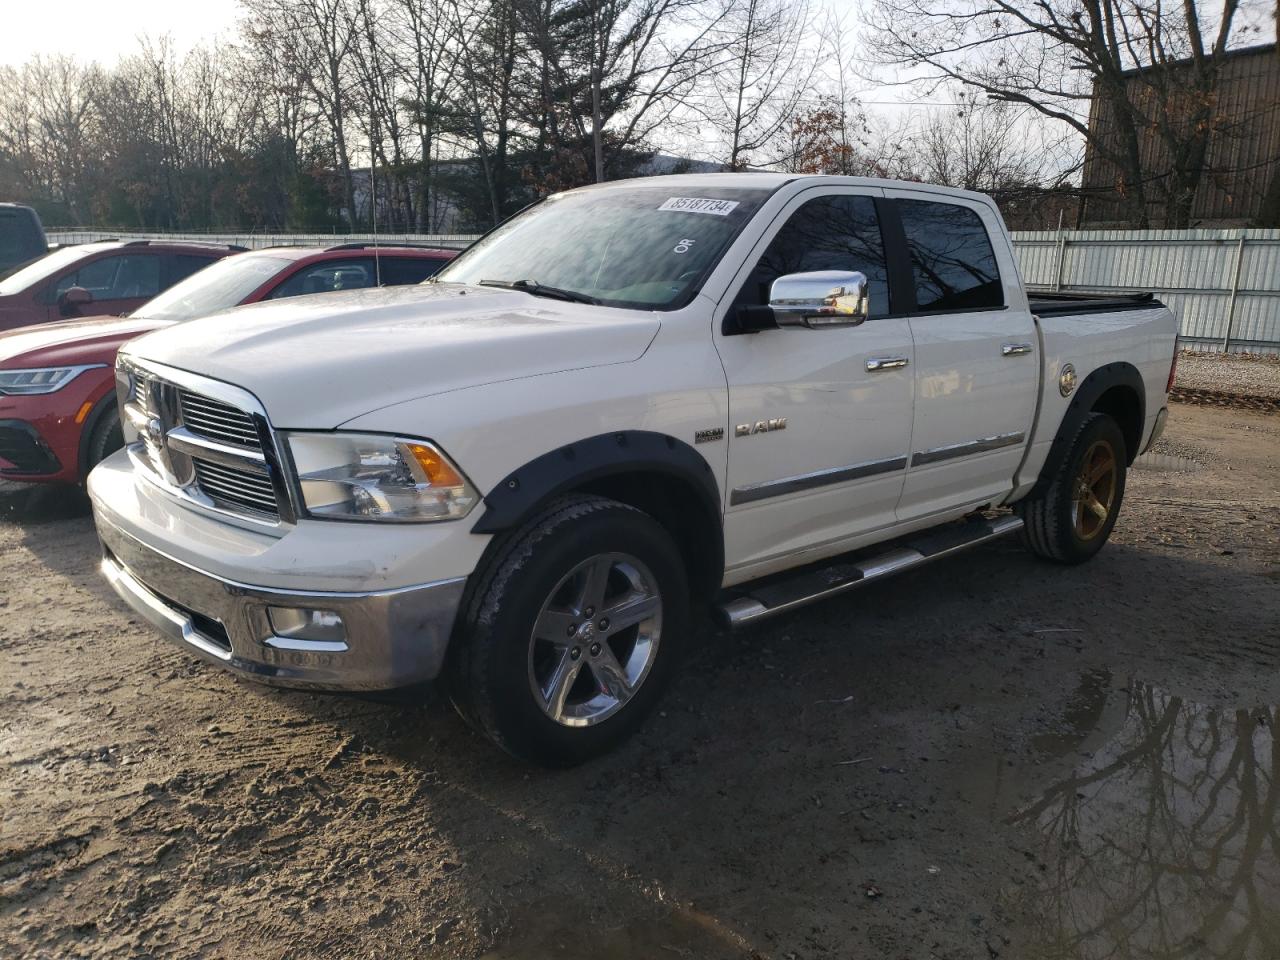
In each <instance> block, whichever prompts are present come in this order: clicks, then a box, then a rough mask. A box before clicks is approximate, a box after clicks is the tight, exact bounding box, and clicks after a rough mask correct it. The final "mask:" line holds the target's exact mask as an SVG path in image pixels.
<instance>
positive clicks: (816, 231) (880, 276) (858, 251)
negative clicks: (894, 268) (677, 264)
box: [733, 195, 889, 317]
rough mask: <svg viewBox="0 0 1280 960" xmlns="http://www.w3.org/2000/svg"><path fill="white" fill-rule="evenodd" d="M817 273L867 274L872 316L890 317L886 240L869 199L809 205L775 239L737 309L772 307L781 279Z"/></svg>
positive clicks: (844, 198)
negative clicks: (773, 292) (773, 289)
mask: <svg viewBox="0 0 1280 960" xmlns="http://www.w3.org/2000/svg"><path fill="white" fill-rule="evenodd" d="M814 270H846V271H847V270H857V271H860V272H861V273H864V274H866V276H867V281H868V291H869V293H870V299H871V316H873V317H881V316H884V315H886V314H887V313H888V312H889V280H888V268H887V267H886V265H885V254H884V240H883V239H882V238H881V236H880V222H879V220H878V219H877V217H876V206H875V202H874V201H873V200H872V199H871V198H870V197H856V196H847V195H836V196H829V197H817V198H815V199H813V200H809V201H808V202H806V203H805V204H804V206H802V207H801V208H800V209H799V210H797V211H796V212H795V213H793V214H792V215H791V216H790V218H788V220H787V222H786V223H785V224H784V225H783V227H782V229H781V230H779V231H778V233H777V235H776V236H775V237H774V238H773V241H772V242H771V243H770V244H769V247H768V249H767V250H765V252H764V255H763V256H762V257H761V258H760V261H759V262H758V263H757V264H756V266H755V269H754V270H753V271H752V272H751V276H750V277H748V278H747V282H746V284H745V285H744V286H743V288H742V290H740V291H739V293H738V296H737V297H736V298H735V299H734V303H733V306H734V307H737V306H742V305H751V306H756V305H762V304H767V303H768V302H769V288H770V286H772V284H773V281H774V280H776V279H778V277H780V276H783V275H784V274H788V273H809V272H811V271H814Z"/></svg>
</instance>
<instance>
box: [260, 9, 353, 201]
mask: <svg viewBox="0 0 1280 960" xmlns="http://www.w3.org/2000/svg"><path fill="white" fill-rule="evenodd" d="M241 3H242V4H243V5H244V7H245V9H246V11H247V12H248V14H249V20H248V22H247V23H246V24H245V27H244V32H245V34H246V36H247V38H248V39H249V42H250V43H252V44H253V45H254V46H255V48H256V50H257V52H258V55H259V56H262V57H267V58H271V59H275V60H278V61H279V62H281V63H282V64H283V65H284V66H285V68H286V69H288V70H289V71H290V73H291V74H292V75H293V76H294V77H296V78H297V81H298V83H299V85H300V86H301V87H302V88H303V89H305V90H306V91H307V92H308V93H309V94H310V96H311V97H312V99H313V101H314V103H315V106H316V108H317V109H318V110H319V112H320V114H321V115H322V116H323V117H324V119H325V121H326V123H327V124H328V126H329V133H330V135H331V137H332V141H333V151H334V160H335V162H336V164H337V167H338V173H339V176H340V177H341V181H342V189H343V194H344V201H345V205H346V210H347V216H348V217H354V216H355V212H356V201H355V186H354V183H353V180H352V176H351V150H350V148H349V146H348V143H347V135H348V130H347V125H348V123H349V122H350V117H349V114H350V111H351V87H352V82H353V81H352V76H351V63H352V61H351V54H352V51H353V49H354V47H355V45H356V43H357V42H358V40H359V12H358V9H357V8H356V6H355V3H354V0H241Z"/></svg>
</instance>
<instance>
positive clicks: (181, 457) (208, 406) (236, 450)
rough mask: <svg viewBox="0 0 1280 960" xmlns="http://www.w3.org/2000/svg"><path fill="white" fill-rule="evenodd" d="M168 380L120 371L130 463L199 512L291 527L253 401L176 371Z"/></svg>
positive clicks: (139, 370) (134, 368)
mask: <svg viewBox="0 0 1280 960" xmlns="http://www.w3.org/2000/svg"><path fill="white" fill-rule="evenodd" d="M169 376H170V374H169V373H168V371H165V372H164V374H163V375H161V374H159V373H157V372H155V371H153V370H152V369H151V368H150V367H147V368H143V367H141V366H138V365H137V364H136V363H126V364H125V365H124V366H123V367H122V371H121V375H120V377H121V378H120V389H121V400H122V401H123V402H122V405H121V410H122V412H123V413H124V415H125V417H126V419H127V420H128V422H129V424H130V425H131V426H132V427H133V429H134V430H136V431H137V434H138V440H139V442H138V443H136V444H135V445H134V446H133V447H132V448H131V449H132V450H133V451H134V457H135V461H137V462H139V463H140V465H141V467H142V468H144V469H146V470H147V471H148V472H149V473H150V474H152V475H153V476H154V477H155V478H156V479H158V480H159V481H161V482H162V484H163V485H164V486H166V487H168V488H169V489H170V490H172V491H173V492H175V493H176V494H178V495H180V496H182V497H184V498H186V499H187V500H189V501H191V502H194V503H196V504H199V505H201V506H203V507H206V508H213V509H215V510H219V511H222V512H224V513H232V514H236V515H239V516H243V517H246V518H249V519H251V520H255V521H258V522H268V523H275V522H278V521H279V520H281V519H286V520H289V521H290V522H292V519H293V511H292V509H291V507H290V503H289V498H288V494H287V492H286V489H285V486H284V483H283V480H282V478H281V476H280V472H279V469H278V467H277V465H276V464H277V461H276V459H275V456H274V447H273V446H272V438H271V435H270V433H269V431H268V428H267V426H266V420H265V417H263V416H262V414H261V409H260V408H258V407H257V403H256V401H255V400H254V398H253V397H252V395H250V394H247V393H245V392H244V391H243V390H240V389H239V388H237V387H231V386H229V385H226V384H222V383H219V382H218V381H206V380H205V379H204V378H201V377H196V376H194V375H192V374H187V373H184V372H182V371H173V372H172V377H173V380H171V379H169ZM175 381H181V382H175ZM215 394H216V396H215ZM237 400H240V401H242V402H240V403H236V402H233V401H237ZM246 407H248V408H249V409H246ZM260 424H261V427H260V426H259V425H260ZM264 442H265V446H264Z"/></svg>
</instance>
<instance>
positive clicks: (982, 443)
mask: <svg viewBox="0 0 1280 960" xmlns="http://www.w3.org/2000/svg"><path fill="white" fill-rule="evenodd" d="M1026 436H1027V435H1026V434H1025V433H1024V432H1022V431H1021V430H1019V431H1018V432H1017V433H1001V434H999V435H997V436H994V437H983V438H982V439H981V440H967V441H965V442H964V443H952V444H949V445H947V446H945V447H934V448H933V449H932V450H921V451H920V452H918V453H915V454H913V455H912V457H911V465H912V466H913V467H920V466H924V465H925V464H929V463H941V462H942V461H943V460H954V459H955V458H956V457H970V456H973V455H974V454H975V453H989V452H990V451H992V450H1000V449H1001V448H1003V447H1012V446H1013V445H1014V444H1018V443H1022V441H1023V440H1025V439H1026Z"/></svg>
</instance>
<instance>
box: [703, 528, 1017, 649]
mask: <svg viewBox="0 0 1280 960" xmlns="http://www.w3.org/2000/svg"><path fill="white" fill-rule="evenodd" d="M1021 529H1022V518H1021V517H1013V516H1002V517H981V518H979V519H976V520H966V521H964V522H963V523H958V524H953V525H948V526H945V527H941V528H938V529H935V530H931V531H927V532H925V533H922V534H919V535H915V536H910V537H906V538H904V539H903V540H900V541H895V544H894V546H893V548H892V549H889V550H886V551H884V552H883V553H878V554H875V555H872V556H868V557H864V558H862V559H853V560H846V561H843V562H839V563H834V564H831V565H829V566H825V567H818V568H813V567H809V568H807V569H805V570H804V571H802V572H801V573H799V574H797V575H795V576H792V577H789V578H786V579H782V580H779V579H776V578H771V579H770V580H769V581H768V582H766V583H764V584H762V585H760V586H752V585H750V584H747V585H745V586H744V587H740V588H734V590H733V591H732V592H733V593H734V594H735V596H734V597H733V598H732V599H729V600H726V601H725V602H723V603H720V604H718V605H717V606H716V608H715V612H716V614H717V615H718V617H719V619H720V621H721V623H722V624H723V625H724V626H727V627H729V628H730V629H736V628H738V627H743V626H746V625H747V624H749V623H755V622H756V621H757V620H763V619H765V618H766V617H772V616H774V615H776V614H779V613H785V612H787V611H789V610H795V609H797V608H799V607H803V606H807V605H808V604H811V603H815V602H817V601H818V600H825V599H827V598H828V597H835V596H839V595H840V594H842V593H847V592H848V591H850V590H854V589H856V588H857V587H861V586H865V585H866V584H868V583H874V582H876V581H878V580H883V579H884V578H885V577H888V576H889V575H891V574H894V573H901V572H902V571H903V570H912V569H914V568H916V567H919V566H922V565H924V564H926V563H929V562H930V561H931V560H937V559H939V558H940V557H945V556H949V555H950V554H953V553H959V552H960V551H961V550H967V549H969V548H970V547H976V546H977V545H978V544H980V543H986V542H987V541H988V540H994V539H996V538H997V537H1003V536H1006V535H1007V534H1010V533H1014V532H1015V531H1018V530H1021Z"/></svg>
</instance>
